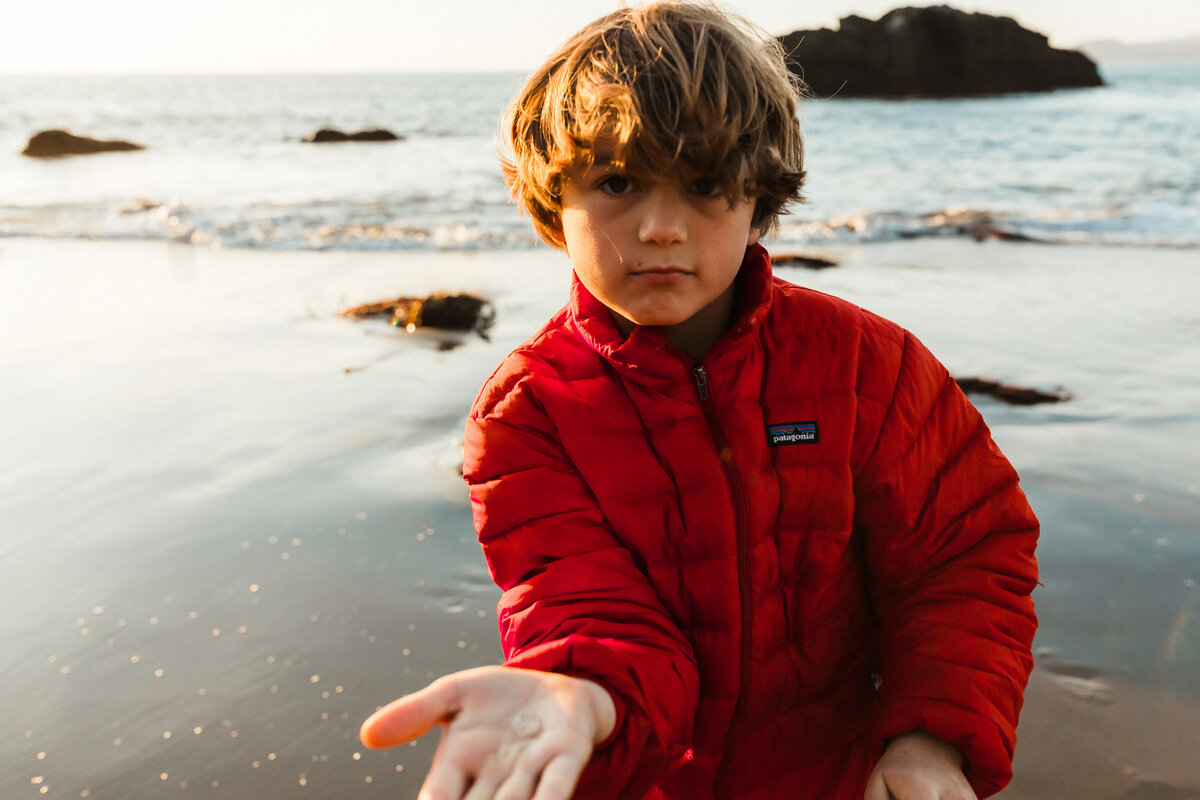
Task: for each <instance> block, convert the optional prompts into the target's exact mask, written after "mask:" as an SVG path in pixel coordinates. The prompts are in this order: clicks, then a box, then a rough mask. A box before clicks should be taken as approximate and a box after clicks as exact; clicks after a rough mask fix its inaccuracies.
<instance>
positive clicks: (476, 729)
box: [361, 667, 616, 800]
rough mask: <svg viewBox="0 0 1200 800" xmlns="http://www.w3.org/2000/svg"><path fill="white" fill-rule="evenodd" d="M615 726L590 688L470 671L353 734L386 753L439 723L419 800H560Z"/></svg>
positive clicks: (603, 694)
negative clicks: (438, 739) (440, 731)
mask: <svg viewBox="0 0 1200 800" xmlns="http://www.w3.org/2000/svg"><path fill="white" fill-rule="evenodd" d="M615 724H616V708H615V706H614V705H613V701H612V698H611V697H610V696H609V694H608V692H607V691H605V690H604V689H603V688H601V687H600V686H599V685H598V684H596V683H593V682H592V681H588V680H584V679H582V678H572V677H569V676H566V675H558V674H555V673H550V672H538V671H535V670H526V669H514V668H510V667H478V668H476V669H469V670H464V671H463V672H456V673H453V674H451V675H447V676H445V677H444V678H439V679H438V680H436V681H434V682H433V683H431V684H430V685H429V686H427V687H425V688H424V689H422V690H421V691H419V692H415V693H414V694H410V695H407V696H405V697H402V698H400V699H399V700H396V701H395V702H393V703H391V704H389V705H387V706H385V707H383V708H381V709H380V710H379V711H377V712H375V713H374V714H373V715H371V717H370V718H369V719H368V720H367V721H366V722H364V723H363V726H362V732H361V736H362V740H363V744H365V745H367V746H368V747H374V748H384V747H395V746H396V745H398V744H403V743H404V742H407V741H409V740H411V739H415V738H417V737H418V736H421V735H422V734H424V733H426V732H427V731H429V730H431V729H432V728H434V727H436V726H437V725H445V726H446V729H445V731H444V733H443V734H442V740H441V742H440V743H439V744H438V748H437V752H436V753H435V754H434V757H433V766H432V767H431V768H430V770H429V775H428V776H427V777H426V779H425V784H424V785H423V786H422V787H421V794H420V796H419V800H485V799H486V800H491V799H492V798H494V799H495V800H530V799H531V798H532V800H567V798H569V797H570V796H571V794H572V792H573V791H574V790H575V784H576V782H577V781H578V780H579V775H580V773H582V772H583V768H584V766H586V765H587V762H588V759H589V758H590V757H591V753H592V749H593V748H594V747H595V746H596V745H597V744H599V743H600V742H602V741H604V740H605V739H606V738H608V736H609V734H610V733H612V730H613V726H614V725H615Z"/></svg>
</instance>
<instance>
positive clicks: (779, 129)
mask: <svg viewBox="0 0 1200 800" xmlns="http://www.w3.org/2000/svg"><path fill="white" fill-rule="evenodd" d="M802 92H803V85H802V84H801V82H800V80H799V79H798V78H796V77H795V76H794V75H792V73H791V72H790V71H789V70H788V68H787V65H786V63H785V59H784V53H783V50H782V48H781V47H780V45H779V43H778V41H777V40H775V39H774V38H772V37H770V36H767V35H766V34H764V33H762V32H761V31H759V30H758V29H757V28H755V27H753V26H752V25H751V24H750V23H748V22H746V21H745V20H743V19H741V18H739V17H736V16H734V15H731V14H728V13H726V12H724V11H722V10H720V9H718V8H717V7H716V6H715V5H713V4H711V3H706V2H670V1H668V2H654V3H651V4H649V5H645V6H642V7H638V8H623V9H621V10H619V11H616V12H614V13H612V14H609V15H607V16H605V17H602V18H600V19H598V20H596V21H595V22H593V23H591V24H590V25H588V26H587V27H585V28H584V29H583V30H581V31H580V32H579V33H577V34H576V35H575V36H574V37H572V38H571V39H569V40H568V41H567V42H566V43H564V44H563V45H562V46H561V47H560V48H559V49H558V51H556V52H555V53H554V54H553V55H552V56H551V57H550V58H549V59H548V60H547V61H546V63H545V64H544V65H543V66H542V67H541V68H540V69H538V70H537V71H536V72H535V73H534V74H533V75H532V76H531V77H530V78H529V80H528V82H527V83H526V84H525V87H524V88H523V89H522V90H521V92H520V94H518V95H517V97H516V98H515V99H514V100H513V102H512V105H511V106H510V107H509V109H508V113H507V114H506V115H505V117H504V120H503V122H502V126H501V130H500V133H499V139H500V141H499V149H500V151H501V164H502V166H503V169H504V174H505V178H506V179H507V181H508V184H509V187H510V188H511V190H512V193H513V197H514V199H515V200H516V202H517V203H518V205H519V206H520V207H521V209H522V210H523V211H524V212H526V213H528V214H529V216H530V217H531V218H532V220H533V224H534V227H535V228H536V229H537V231H538V233H539V234H540V235H541V237H542V238H543V239H544V240H546V242H547V243H549V244H550V245H552V246H554V247H558V248H561V247H563V242H562V224H561V220H560V216H559V214H560V211H561V203H560V196H561V193H562V184H563V175H564V173H565V172H566V171H567V170H568V169H571V168H572V167H574V166H587V165H590V164H591V163H593V162H594V161H595V160H596V159H597V158H604V159H606V160H607V161H609V162H610V163H612V164H613V165H614V166H616V167H617V168H623V167H625V166H627V165H628V166H629V167H632V168H636V169H638V170H641V171H645V172H648V173H649V174H652V175H671V174H679V173H680V172H684V173H687V174H698V175H701V176H705V177H710V178H713V179H715V180H717V181H718V183H719V184H720V186H721V189H722V191H723V193H724V194H725V195H726V196H727V197H728V198H729V200H730V202H731V204H732V203H734V202H736V201H738V200H739V199H741V198H744V197H753V198H754V199H755V209H754V215H753V218H752V224H753V225H754V227H756V228H758V229H759V231H760V232H761V233H762V234H764V235H766V234H768V233H770V232H771V231H773V230H774V229H775V227H776V226H777V224H778V219H779V215H780V214H782V213H785V209H786V207H787V205H788V204H789V203H791V202H794V201H800V200H802V195H801V188H802V187H803V185H804V145H803V140H802V138H801V135H800V123H799V120H798V118H797V109H796V106H797V103H798V101H799V99H800V95H801V93H802Z"/></svg>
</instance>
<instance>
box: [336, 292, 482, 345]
mask: <svg viewBox="0 0 1200 800" xmlns="http://www.w3.org/2000/svg"><path fill="white" fill-rule="evenodd" d="M338 316H342V317H353V318H355V319H386V320H387V321H388V324H390V325H391V326H392V327H395V328H404V329H405V330H407V331H408V332H409V333H412V332H414V331H416V330H417V329H418V328H436V329H438V330H446V331H459V332H463V333H475V334H478V335H479V337H480V338H482V339H485V340H486V339H487V338H488V336H487V334H488V330H489V329H490V328H491V327H492V323H493V322H494V321H495V318H496V312H495V309H494V308H493V307H492V304H491V303H489V302H488V301H487V300H484V299H483V298H482V297H478V296H476V295H473V294H431V295H429V296H427V297H395V298H392V299H391V300H381V301H379V302H376V303H366V304H364V305H361V306H355V307H354V308H347V309H346V310H344V311H341V312H338Z"/></svg>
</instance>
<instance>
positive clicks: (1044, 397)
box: [954, 378, 1071, 406]
mask: <svg viewBox="0 0 1200 800" xmlns="http://www.w3.org/2000/svg"><path fill="white" fill-rule="evenodd" d="M954 380H955V382H956V383H958V386H959V388H960V389H962V390H963V392H964V393H965V394H984V395H987V396H988V397H994V398H995V399H997V400H999V401H1001V402H1002V403H1008V404H1009V405H1013V406H1035V405H1038V404H1040V403H1061V402H1063V401H1064V400H1070V399H1071V395H1070V393H1069V392H1066V391H1063V390H1062V389H1055V390H1054V391H1052V392H1043V391H1042V390H1040V389H1032V388H1030V387H1027V386H1009V385H1007V384H1004V383H1001V382H1000V381H994V380H990V379H988V378H955V379H954Z"/></svg>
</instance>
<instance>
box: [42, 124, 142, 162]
mask: <svg viewBox="0 0 1200 800" xmlns="http://www.w3.org/2000/svg"><path fill="white" fill-rule="evenodd" d="M143 149H145V148H143V147H142V146H141V145H140V144H134V143H133V142H123V141H121V140H119V139H116V140H108V141H101V140H99V139H92V138H89V137H87V136H76V135H75V134H73V133H71V132H70V131H62V130H52V131H41V132H40V133H35V134H34V135H33V137H32V138H31V139H30V140H29V143H28V144H26V145H25V149H24V150H22V151H21V155H23V156H30V157H32V158H61V157H63V156H80V155H89V154H91V153H107V152H112V151H119V150H143Z"/></svg>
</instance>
